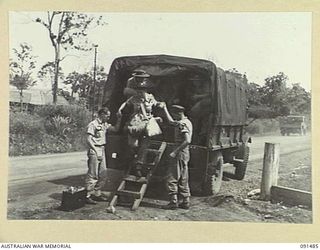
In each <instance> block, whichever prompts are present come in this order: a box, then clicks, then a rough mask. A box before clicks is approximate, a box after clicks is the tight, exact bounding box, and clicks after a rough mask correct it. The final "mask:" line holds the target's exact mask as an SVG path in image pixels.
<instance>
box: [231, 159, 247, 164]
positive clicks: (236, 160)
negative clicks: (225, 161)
mask: <svg viewBox="0 0 320 250" xmlns="http://www.w3.org/2000/svg"><path fill="white" fill-rule="evenodd" d="M243 162H244V160H243V159H233V161H232V163H233V164H235V163H243Z"/></svg>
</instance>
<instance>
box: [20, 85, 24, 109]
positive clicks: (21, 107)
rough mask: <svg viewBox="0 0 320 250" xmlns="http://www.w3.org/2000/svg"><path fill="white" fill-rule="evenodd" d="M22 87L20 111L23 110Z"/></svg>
mask: <svg viewBox="0 0 320 250" xmlns="http://www.w3.org/2000/svg"><path fill="white" fill-rule="evenodd" d="M22 91H23V90H22V89H20V112H22V111H23V93H22Z"/></svg>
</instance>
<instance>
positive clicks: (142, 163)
mask: <svg viewBox="0 0 320 250" xmlns="http://www.w3.org/2000/svg"><path fill="white" fill-rule="evenodd" d="M136 164H138V165H144V166H150V167H152V166H155V165H156V163H155V162H148V163H146V162H143V161H137V162H136Z"/></svg>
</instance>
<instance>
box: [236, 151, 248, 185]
mask: <svg viewBox="0 0 320 250" xmlns="http://www.w3.org/2000/svg"><path fill="white" fill-rule="evenodd" d="M249 153H250V148H249V147H248V146H247V145H242V146H241V148H240V149H239V152H238V154H237V155H236V158H238V159H240V161H238V162H235V163H234V167H235V172H234V177H235V179H236V180H243V179H244V176H245V175H246V170H247V165H248V161H249Z"/></svg>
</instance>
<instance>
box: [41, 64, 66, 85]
mask: <svg viewBox="0 0 320 250" xmlns="http://www.w3.org/2000/svg"><path fill="white" fill-rule="evenodd" d="M54 74H55V68H54V62H47V63H46V64H44V65H43V66H42V67H41V69H40V70H39V72H38V77H39V79H41V80H49V81H50V82H51V85H52V86H53V83H54ZM58 78H59V79H60V80H63V78H64V75H63V73H62V68H61V67H59V70H58Z"/></svg>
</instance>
